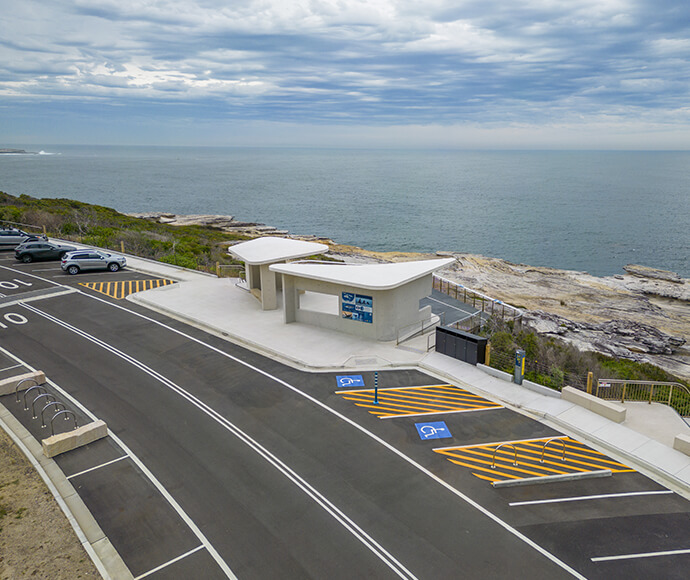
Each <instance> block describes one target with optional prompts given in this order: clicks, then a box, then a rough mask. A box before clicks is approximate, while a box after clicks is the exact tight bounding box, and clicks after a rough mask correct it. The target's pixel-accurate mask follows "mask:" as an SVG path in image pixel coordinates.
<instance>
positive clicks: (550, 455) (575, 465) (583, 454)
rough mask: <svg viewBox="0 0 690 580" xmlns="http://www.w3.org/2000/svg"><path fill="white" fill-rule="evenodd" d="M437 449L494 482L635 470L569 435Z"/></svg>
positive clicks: (474, 473)
mask: <svg viewBox="0 0 690 580" xmlns="http://www.w3.org/2000/svg"><path fill="white" fill-rule="evenodd" d="M499 447H500V449H499ZM564 449H565V455H564V453H563V451H564ZM434 451H435V452H436V453H440V454H441V455H445V456H446V458H447V459H448V461H450V462H452V463H454V464H456V465H460V466H461V467H467V468H468V469H470V470H472V475H474V476H476V477H479V478H480V479H486V480H487V481H492V482H493V481H504V480H507V479H522V478H525V477H546V476H548V475H561V474H571V473H583V472H589V471H598V470H602V469H610V470H611V471H612V472H613V473H623V472H632V471H635V470H634V469H631V468H630V467H628V466H627V465H623V464H622V463H619V462H618V461H614V460H613V459H611V458H610V457H607V456H606V455H604V454H603V453H599V452H598V451H595V450H594V449H591V448H589V447H587V446H586V445H584V444H583V443H580V442H579V441H576V440H575V439H571V438H570V437H566V436H563V437H545V438H543V439H525V440H522V441H499V442H497V443H486V444H482V445H467V446H463V447H444V448H440V449H434ZM542 454H543V461H542ZM564 456H565V460H564V459H563V458H564ZM516 460H517V465H515V463H516Z"/></svg>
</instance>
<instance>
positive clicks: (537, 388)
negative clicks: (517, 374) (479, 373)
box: [477, 364, 561, 399]
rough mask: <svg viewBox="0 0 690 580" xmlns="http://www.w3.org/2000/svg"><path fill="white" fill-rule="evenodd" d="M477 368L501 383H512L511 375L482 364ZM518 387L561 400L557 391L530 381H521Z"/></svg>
mask: <svg viewBox="0 0 690 580" xmlns="http://www.w3.org/2000/svg"><path fill="white" fill-rule="evenodd" d="M477 368H478V369H481V370H483V371H484V372H485V373H486V374H487V375H491V376H492V377H496V378H497V379H501V380H502V381H506V382H509V383H512V382H513V375H511V374H510V373H504V372H503V371H499V370H498V369H495V368H493V367H488V366H486V365H482V364H478V365H477ZM518 386H522V387H524V388H525V389H528V390H530V391H534V392H535V393H539V394H540V395H546V396H547V397H555V398H557V399H560V398H561V394H560V393H559V392H558V391H555V390H553V389H550V388H549V387H545V386H544V385H539V384H537V383H533V382H532V381H526V380H523V381H522V385H518Z"/></svg>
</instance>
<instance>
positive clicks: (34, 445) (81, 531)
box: [0, 403, 133, 580]
mask: <svg viewBox="0 0 690 580" xmlns="http://www.w3.org/2000/svg"><path fill="white" fill-rule="evenodd" d="M0 427H1V428H2V429H3V430H4V431H5V432H6V433H7V435H8V436H9V437H10V439H12V441H14V443H15V444H16V445H17V447H18V448H19V449H20V450H21V452H22V453H23V454H24V456H25V457H26V458H27V459H28V460H29V462H30V463H31V465H32V466H33V468H34V469H35V470H36V473H38V474H39V476H40V477H41V479H42V480H43V482H44V483H45V484H46V486H47V487H48V489H49V490H50V492H51V493H52V494H53V497H54V498H55V501H57V503H58V505H59V506H60V509H61V510H62V512H63V513H64V514H65V517H66V518H67V520H68V521H69V523H70V525H71V526H72V529H73V530H74V532H75V534H76V535H77V538H78V539H79V542H80V543H81V545H82V546H83V547H84V550H85V551H86V553H87V554H88V555H89V557H90V558H91V560H92V561H93V563H94V565H95V566H96V569H97V570H98V572H99V574H100V575H101V576H102V577H103V578H104V579H105V580H120V579H122V580H131V579H133V575H132V573H131V572H130V571H129V568H127V566H126V564H125V563H124V561H123V560H122V557H121V556H120V554H119V553H118V552H117V550H116V549H115V548H114V546H113V545H112V544H111V543H110V541H109V540H108V538H107V536H106V535H105V533H104V532H103V530H102V529H101V527H100V526H99V525H98V523H97V522H96V520H95V519H94V517H93V515H91V512H90V511H89V509H88V508H87V507H86V504H84V502H83V500H82V499H81V497H79V494H78V493H77V492H76V490H75V489H74V487H73V486H72V484H71V483H70V482H69V480H68V479H67V477H65V474H64V473H63V472H62V470H61V469H60V468H59V467H58V465H57V463H55V461H54V460H53V459H49V458H47V457H45V456H44V455H43V449H42V447H41V445H40V444H39V443H38V442H37V441H36V439H34V437H33V435H31V433H29V432H28V431H27V429H26V428H25V427H24V426H23V425H22V424H21V423H20V422H19V421H18V420H17V419H16V418H15V417H14V415H12V413H10V411H8V410H7V408H6V407H5V406H4V405H2V404H1V403H0Z"/></svg>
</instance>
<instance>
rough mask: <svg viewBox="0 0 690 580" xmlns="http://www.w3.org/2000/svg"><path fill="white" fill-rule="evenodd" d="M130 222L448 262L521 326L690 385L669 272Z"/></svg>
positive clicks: (455, 274)
mask: <svg viewBox="0 0 690 580" xmlns="http://www.w3.org/2000/svg"><path fill="white" fill-rule="evenodd" d="M130 215H133V216H135V217H142V218H146V219H151V220H154V221H159V222H162V223H169V224H171V225H203V226H209V227H216V228H219V229H221V230H223V231H228V232H235V233H242V234H245V235H249V236H263V235H282V236H287V237H292V238H296V239H303V240H310V241H311V240H318V241H321V242H322V243H326V244H328V245H329V247H330V252H329V253H330V254H331V255H332V256H333V257H336V258H339V259H342V260H343V261H346V262H352V263H363V262H399V261H405V260H417V259H429V258H433V257H438V256H443V257H452V258H455V263H454V264H451V265H450V266H449V267H448V268H445V269H444V270H442V271H441V272H439V274H440V275H442V276H443V277H445V278H448V279H450V280H453V281H455V282H457V283H459V284H462V285H464V286H467V287H468V288H472V289H474V290H477V291H479V292H482V293H484V294H487V295H489V296H492V297H494V298H497V299H499V300H502V301H504V302H507V303H508V304H512V305H514V306H516V307H519V308H521V309H523V310H524V312H525V315H524V320H525V322H526V323H527V324H528V325H529V326H530V327H532V328H533V329H534V330H536V331H537V332H539V333H540V334H544V335H554V336H558V337H559V338H561V339H563V340H565V341H566V342H569V343H571V344H573V345H575V346H576V347H577V348H579V349H580V350H590V351H595V352H600V353H602V354H607V355H611V356H616V357H619V358H627V359H631V360H635V361H638V362H650V363H652V364H655V365H657V366H659V367H661V368H663V369H665V370H666V371H668V372H670V373H672V374H674V375H677V376H679V377H681V378H684V379H686V380H690V279H687V278H682V277H680V276H679V275H678V274H677V273H675V272H668V271H665V270H658V269H655V268H650V267H647V266H640V265H635V264H629V265H627V266H625V267H624V268H623V269H624V272H625V274H621V275H616V276H605V277H598V276H592V275H591V274H588V273H587V272H578V271H572V270H559V269H555V268H547V267H538V266H528V265H525V264H514V263H511V262H508V261H506V260H502V259H500V258H490V257H486V256H480V255H476V254H465V253H461V252H452V251H439V252H436V253H435V254H416V253H406V252H372V251H368V250H365V249H362V248H357V247H354V246H344V245H340V244H337V243H336V242H334V241H333V240H330V239H324V238H317V237H315V236H301V235H291V234H289V232H287V231H284V230H278V229H277V228H273V227H271V226H266V225H264V224H259V223H248V222H239V221H236V220H235V219H234V218H233V217H232V216H218V215H205V216H202V215H188V216H181V215H176V214H171V213H163V212H151V213H146V214H141V213H139V214H130Z"/></svg>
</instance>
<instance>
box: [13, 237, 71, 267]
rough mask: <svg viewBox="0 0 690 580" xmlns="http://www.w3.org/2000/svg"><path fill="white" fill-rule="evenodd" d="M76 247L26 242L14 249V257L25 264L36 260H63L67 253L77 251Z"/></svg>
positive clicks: (42, 242)
mask: <svg viewBox="0 0 690 580" xmlns="http://www.w3.org/2000/svg"><path fill="white" fill-rule="evenodd" d="M76 249H77V248H75V247H74V246H66V245H64V244H55V243H53V242H44V241H42V240H40V241H38V242H24V243H23V244H19V245H18V246H17V247H16V248H15V249H14V257H15V258H17V260H21V261H22V262H24V263H25V264H28V263H29V262H33V261H34V260H62V256H64V255H65V254H66V253H67V252H73V251H74V250H76Z"/></svg>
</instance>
